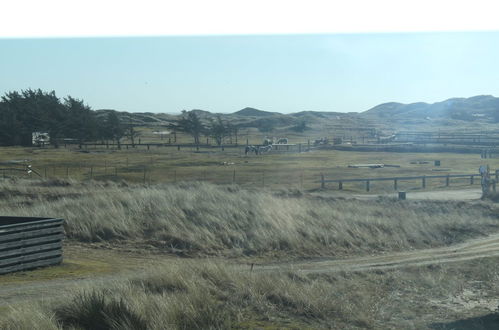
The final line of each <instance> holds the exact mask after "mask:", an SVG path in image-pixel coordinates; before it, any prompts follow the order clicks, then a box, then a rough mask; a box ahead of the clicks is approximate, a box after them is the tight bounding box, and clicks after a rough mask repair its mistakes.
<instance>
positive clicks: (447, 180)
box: [445, 174, 450, 187]
mask: <svg viewBox="0 0 499 330" xmlns="http://www.w3.org/2000/svg"><path fill="white" fill-rule="evenodd" d="M449 183H450V177H449V174H447V177H446V178H445V186H446V187H448V186H449Z"/></svg>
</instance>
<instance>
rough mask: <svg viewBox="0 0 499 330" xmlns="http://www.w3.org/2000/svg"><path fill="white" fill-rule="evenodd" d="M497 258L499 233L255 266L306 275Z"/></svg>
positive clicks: (265, 269)
mask: <svg viewBox="0 0 499 330" xmlns="http://www.w3.org/2000/svg"><path fill="white" fill-rule="evenodd" d="M496 256H499V234H495V235H491V236H488V237H486V238H480V239H473V240H469V241H467V242H465V243H461V244H456V245H451V246H447V247H440V248H432V249H424V250H414V251H409V252H399V253H387V254H384V255H379V256H369V257H358V258H348V259H330V258H321V259H314V260H307V261H302V262H290V263H274V264H267V265H261V266H259V267H255V270H260V271H278V270H283V269H292V270H293V271H298V272H303V273H324V272H341V271H346V272H353V271H356V272H359V271H376V270H390V269H397V268H406V267H416V266H427V265H433V264H442V263H449V262H460V261H467V260H472V259H478V258H487V257H496Z"/></svg>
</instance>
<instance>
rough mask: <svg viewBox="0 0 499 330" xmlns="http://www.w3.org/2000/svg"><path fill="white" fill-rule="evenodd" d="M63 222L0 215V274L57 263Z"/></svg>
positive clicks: (59, 256) (59, 255) (60, 248)
mask: <svg viewBox="0 0 499 330" xmlns="http://www.w3.org/2000/svg"><path fill="white" fill-rule="evenodd" d="M63 222H64V220H63V219H52V218H27V217H0V274H6V273H10V272H14V271H20V270H28V269H32V268H36V267H42V266H49V265H56V264H59V263H61V262H62V239H63V238H64V229H63V226H62V225H63Z"/></svg>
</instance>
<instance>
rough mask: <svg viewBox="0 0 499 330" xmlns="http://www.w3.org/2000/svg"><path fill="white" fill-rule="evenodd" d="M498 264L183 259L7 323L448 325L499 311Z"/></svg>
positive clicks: (17, 312)
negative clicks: (315, 267)
mask: <svg viewBox="0 0 499 330" xmlns="http://www.w3.org/2000/svg"><path fill="white" fill-rule="evenodd" d="M496 263H497V258H492V259H486V260H475V261H470V262H466V263H463V264H460V265H453V264H446V265H441V266H440V265H436V266H432V267H425V268H417V269H405V270H404V269H402V270H397V271H390V272H374V273H349V274H341V273H334V274H328V273H323V274H314V275H302V274H300V273H297V272H294V271H286V270H282V271H280V272H277V273H258V272H249V271H248V270H241V269H240V268H238V267H234V266H231V265H229V264H225V263H212V262H208V261H207V262H202V261H199V260H198V261H195V262H188V261H182V262H176V263H172V264H170V265H169V266H168V267H167V268H159V269H156V270H152V271H150V272H149V273H148V274H141V275H136V276H134V277H132V278H122V279H116V280H115V281H114V282H112V283H106V284H105V285H94V286H91V287H86V288H81V289H79V290H77V291H76V292H74V293H73V294H71V295H68V296H64V297H61V298H60V299H58V300H57V301H53V302H51V303H48V302H45V303H44V304H43V305H38V304H36V303H27V305H25V306H24V307H22V306H21V307H16V308H11V312H10V314H9V315H8V316H7V317H5V318H3V319H0V327H1V328H2V329H31V328H43V329H59V328H65V329H67V328H70V329H71V328H77V329H229V328H235V329H254V328H268V329H275V328H279V329H285V328H288V329H307V328H308V329H317V328H330V329H361V328H363V329H401V328H403V329H423V328H428V327H430V328H433V329H450V328H453V326H452V325H454V326H455V325H456V324H457V323H459V322H466V321H463V319H466V318H468V317H470V316H476V315H481V316H483V315H487V314H488V313H491V312H492V310H490V309H487V308H488V307H486V306H488V305H490V302H492V304H493V303H494V301H496V302H497V298H495V297H497V295H498V294H499V286H498V284H497V283H499V282H498V281H497V280H498V275H497V267H496ZM476 302H480V303H478V304H476V306H475V307H472V308H471V307H470V306H467V304H472V303H476ZM460 320H461V321H460ZM478 322H480V320H479V319H478ZM446 324H449V327H447V326H446ZM496 325H497V324H496Z"/></svg>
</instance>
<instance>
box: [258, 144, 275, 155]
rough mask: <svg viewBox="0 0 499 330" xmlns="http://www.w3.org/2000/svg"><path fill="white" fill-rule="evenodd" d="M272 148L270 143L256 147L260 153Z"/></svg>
mask: <svg viewBox="0 0 499 330" xmlns="http://www.w3.org/2000/svg"><path fill="white" fill-rule="evenodd" d="M271 150H272V145H271V144H269V145H266V146H261V147H259V148H258V154H261V153H262V152H269V151H271Z"/></svg>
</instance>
